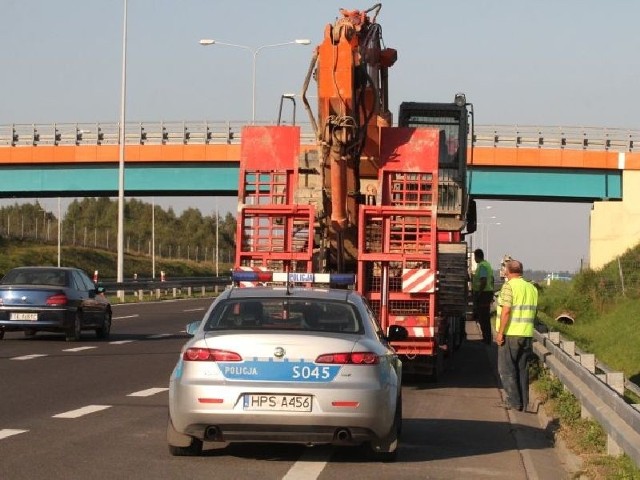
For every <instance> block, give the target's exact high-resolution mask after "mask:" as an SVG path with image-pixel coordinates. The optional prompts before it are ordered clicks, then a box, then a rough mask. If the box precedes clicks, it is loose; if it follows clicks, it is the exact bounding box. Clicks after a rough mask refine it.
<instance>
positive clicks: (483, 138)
mask: <svg viewBox="0 0 640 480" xmlns="http://www.w3.org/2000/svg"><path fill="white" fill-rule="evenodd" d="M247 124H248V123H247V122H243V121H237V122H236V121H234V122H223V121H207V120H203V121H176V122H173V121H171V122H136V123H127V124H126V128H125V139H126V144H128V145H130V144H138V145H177V144H183V145H206V144H225V143H226V144H238V143H240V141H241V139H242V127H244V126H246V125H247ZM257 125H273V123H264V122H261V123H257ZM300 127H301V130H302V134H301V135H302V139H301V142H302V143H303V144H313V143H315V136H314V134H313V131H312V129H311V125H310V124H309V123H301V124H300ZM119 128H120V127H119V124H118V123H113V122H112V123H108V122H107V123H54V124H12V125H0V147H19V146H37V145H117V144H118V143H119V139H120V131H119ZM473 141H474V145H476V146H479V147H515V148H520V147H521V148H541V149H545V148H553V149H572V150H614V151H620V152H633V151H634V149H636V148H637V146H638V145H640V143H639V142H640V130H631V129H623V128H603V127H564V126H538V125H477V126H476V127H475V131H474V135H473Z"/></svg>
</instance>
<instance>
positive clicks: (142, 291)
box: [138, 290, 144, 301]
mask: <svg viewBox="0 0 640 480" xmlns="http://www.w3.org/2000/svg"><path fill="white" fill-rule="evenodd" d="M143 298H144V290H138V300H140V301H142V299H143Z"/></svg>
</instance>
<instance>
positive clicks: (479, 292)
mask: <svg viewBox="0 0 640 480" xmlns="http://www.w3.org/2000/svg"><path fill="white" fill-rule="evenodd" d="M473 258H474V260H475V262H476V271H475V272H474V274H473V278H472V280H471V289H472V292H473V316H474V317H475V319H476V321H477V322H478V324H480V330H481V331H482V341H483V342H484V343H485V344H487V345H491V302H493V269H492V268H491V264H489V262H487V261H486V260H485V259H484V252H483V251H482V250H481V249H479V248H477V249H476V250H474V252H473Z"/></svg>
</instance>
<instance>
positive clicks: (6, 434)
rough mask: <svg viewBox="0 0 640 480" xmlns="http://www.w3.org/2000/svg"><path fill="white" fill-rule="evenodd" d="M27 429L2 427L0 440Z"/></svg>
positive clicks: (24, 431)
mask: <svg viewBox="0 0 640 480" xmlns="http://www.w3.org/2000/svg"><path fill="white" fill-rule="evenodd" d="M28 431H29V430H18V429H14V428H3V429H2V430H0V440H2V439H3V438H7V437H10V436H12V435H18V434H20V433H26V432H28Z"/></svg>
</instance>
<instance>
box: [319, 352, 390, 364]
mask: <svg viewBox="0 0 640 480" xmlns="http://www.w3.org/2000/svg"><path fill="white" fill-rule="evenodd" d="M379 361H380V360H379V358H378V355H376V354H375V353H373V352H351V353H325V354H324V355H320V356H319V357H318V358H316V363H334V364H339V365H377V364H378V363H379Z"/></svg>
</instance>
